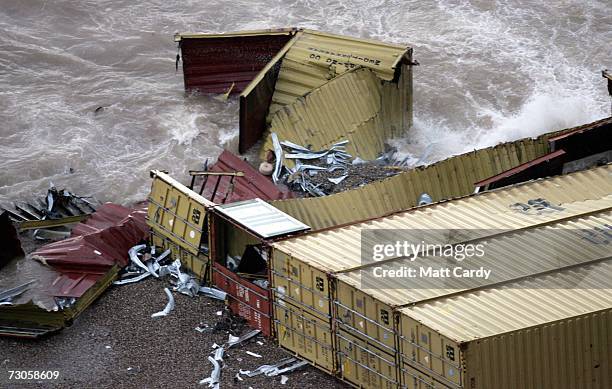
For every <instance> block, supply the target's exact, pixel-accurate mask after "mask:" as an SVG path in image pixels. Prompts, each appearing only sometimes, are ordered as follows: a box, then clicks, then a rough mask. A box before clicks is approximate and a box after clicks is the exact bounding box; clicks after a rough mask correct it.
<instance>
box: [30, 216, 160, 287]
mask: <svg viewBox="0 0 612 389" xmlns="http://www.w3.org/2000/svg"><path fill="white" fill-rule="evenodd" d="M145 215H146V212H144V211H143V210H142V206H140V207H139V208H138V209H136V210H134V209H130V208H126V207H122V206H120V205H116V204H104V205H103V206H101V207H100V208H98V210H97V211H96V212H95V213H94V214H93V215H92V216H91V217H90V218H89V219H87V220H86V221H84V222H82V223H79V224H78V225H77V226H75V228H74V229H73V230H72V236H71V237H70V238H68V239H65V240H62V241H59V242H54V243H49V244H47V245H44V246H43V247H41V248H39V249H38V250H36V251H35V252H34V253H33V254H32V258H34V259H36V260H39V261H40V262H42V263H44V264H46V265H48V266H51V267H52V268H53V269H55V270H57V271H58V272H59V276H58V277H57V278H56V279H55V281H54V282H53V283H52V285H49V287H48V289H49V292H50V293H51V294H52V295H54V296H62V297H80V296H82V295H83V294H84V293H85V292H86V291H87V290H88V289H89V288H90V287H91V286H92V285H94V284H95V283H96V282H97V281H98V280H100V279H101V278H102V277H103V276H104V274H105V273H106V272H107V271H108V270H110V269H111V268H112V267H113V266H114V265H119V266H122V267H123V266H125V265H127V263H128V254H127V252H128V250H129V249H130V248H131V247H133V246H134V245H136V244H137V243H139V242H140V241H141V240H144V239H146V237H147V234H148V227H147V225H146V222H145Z"/></svg>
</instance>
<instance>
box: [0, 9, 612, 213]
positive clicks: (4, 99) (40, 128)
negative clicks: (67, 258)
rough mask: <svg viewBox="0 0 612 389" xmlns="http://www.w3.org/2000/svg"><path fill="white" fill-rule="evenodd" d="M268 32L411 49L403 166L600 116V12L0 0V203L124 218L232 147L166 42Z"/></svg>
mask: <svg viewBox="0 0 612 389" xmlns="http://www.w3.org/2000/svg"><path fill="white" fill-rule="evenodd" d="M282 26H302V27H309V28H316V29H321V30H327V31H332V32H337V33H343V34H350V35H355V36H360V37H369V38H375V39H382V40H386V41H392V42H404V43H408V44H410V45H412V46H413V47H414V48H415V57H416V58H417V59H418V61H419V62H420V63H421V66H420V67H418V68H416V70H415V93H416V99H415V114H416V120H415V128H413V129H412V130H411V132H410V133H409V134H407V136H406V137H405V138H404V139H402V140H401V141H399V142H398V144H399V145H400V147H401V149H402V152H404V153H407V154H408V155H411V156H413V157H414V158H415V161H416V160H418V159H419V158H420V157H422V156H423V154H426V158H425V160H426V161H432V160H436V159H440V158H443V157H445V156H448V155H450V154H455V153H459V152H462V151H465V150H468V149H473V148H476V147H481V146H486V145H490V144H494V143H496V142H499V141H502V140H508V139H514V138H519V137H522V136H526V135H535V134H538V133H542V132H545V131H549V130H552V129H557V128H563V127H568V126H572V125H577V124H580V123H584V122H587V121H591V120H594V119H598V118H601V117H604V116H607V115H609V113H610V112H609V99H608V96H607V92H606V89H605V84H604V82H603V79H602V78H601V75H600V71H601V69H602V68H604V67H605V66H608V67H612V55H611V54H612V47H611V46H610V42H612V28H611V27H610V26H612V9H611V8H610V7H609V2H608V1H605V0H599V1H597V0H596V1H554V2H540V1H534V0H529V1H528V0H511V1H510V0H509V1H426V2H423V1H404V0H386V1H384V0H368V1H348V0H331V1H316V0H304V1H251V0H249V1H245V0H233V1H218V0H217V1H215V0H211V1H206V2H202V1H193V0H191V1H180V2H179V1H156V0H152V1H146V2H144V1H143V2H137V1H125V0H109V1H75V0H71V1H62V0H54V1H47V0H28V1H10V0H0V123H1V124H0V155H1V158H0V203H5V202H9V201H13V200H15V199H19V198H24V197H25V198H29V197H31V193H32V192H37V193H41V192H44V190H45V189H46V188H47V187H48V186H49V184H50V182H53V183H54V184H55V185H57V186H68V187H70V188H72V190H74V191H76V192H78V193H81V194H91V195H95V196H96V197H98V198H99V199H101V200H106V201H116V202H120V203H128V202H131V201H135V200H139V199H142V198H143V197H144V196H145V194H146V193H147V192H148V188H149V178H148V170H149V169H152V168H163V169H167V170H169V171H170V172H171V173H172V174H175V175H177V176H179V177H184V173H185V171H186V170H187V169H188V168H197V167H200V166H201V163H202V162H203V161H204V159H205V158H206V157H207V156H216V155H217V154H218V153H219V151H220V150H221V148H222V147H223V146H224V145H226V146H229V147H232V146H233V145H234V144H235V140H234V139H235V137H236V135H237V126H238V122H237V112H238V105H237V103H236V101H230V102H229V103H222V102H219V101H217V100H215V99H213V98H211V97H207V96H204V97H188V96H185V95H184V93H183V84H182V75H181V73H180V72H179V73H175V69H174V57H175V55H176V45H175V44H174V42H173V41H172V35H173V33H175V32H178V31H183V32H188V31H191V32H196V31H199V32H220V31H229V30H239V29H257V28H269V27H282ZM100 106H102V107H105V109H104V110H103V111H102V112H100V113H99V114H97V115H96V114H94V111H95V109H96V108H97V107H100ZM71 169H72V170H71ZM71 171H72V173H71Z"/></svg>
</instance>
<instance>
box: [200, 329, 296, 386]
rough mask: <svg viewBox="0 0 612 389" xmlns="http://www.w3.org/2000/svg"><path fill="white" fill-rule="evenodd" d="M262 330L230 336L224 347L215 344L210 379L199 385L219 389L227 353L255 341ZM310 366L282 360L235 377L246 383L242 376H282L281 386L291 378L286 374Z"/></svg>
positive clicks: (205, 379)
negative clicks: (224, 357)
mask: <svg viewBox="0 0 612 389" xmlns="http://www.w3.org/2000/svg"><path fill="white" fill-rule="evenodd" d="M260 332H261V331H260V330H252V331H249V332H247V333H245V334H243V335H242V336H240V337H238V336H233V335H231V334H230V335H229V339H228V341H227V342H226V343H224V344H223V345H221V346H219V345H218V344H216V343H215V344H213V345H212V348H213V350H214V351H213V352H211V355H209V356H208V361H209V362H210V363H211V364H212V371H211V373H210V376H209V377H206V378H204V379H202V380H201V381H200V382H199V384H200V385H205V384H208V387H209V388H215V389H218V388H219V383H220V381H221V372H222V370H223V367H224V360H223V356H224V355H225V353H226V351H227V350H229V349H231V348H234V347H237V346H239V345H242V344H245V343H246V342H247V341H249V340H251V339H254V338H255V337H256V336H257V335H259V334H260ZM258 343H259V344H263V343H261V342H258ZM245 354H247V355H249V356H252V357H254V358H261V357H262V356H261V355H259V354H256V353H254V352H251V351H249V350H246V351H245ZM238 360H239V361H240V360H241V359H240V358H238ZM306 365H308V362H307V361H301V360H299V359H297V358H293V357H290V358H284V359H282V360H280V361H279V362H277V363H274V364H271V365H270V364H264V365H261V366H259V367H257V368H256V369H254V370H242V369H240V370H239V372H238V373H237V374H236V375H235V377H234V381H236V382H237V381H244V380H245V379H244V378H243V377H242V376H245V377H248V378H251V377H255V376H258V375H261V374H263V375H265V376H267V377H276V376H281V384H283V385H284V384H286V383H287V381H288V379H289V377H287V376H286V375H284V374H286V373H290V372H292V371H295V370H297V369H299V368H302V367H304V366H306Z"/></svg>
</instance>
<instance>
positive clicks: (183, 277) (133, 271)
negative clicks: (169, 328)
mask: <svg viewBox="0 0 612 389" xmlns="http://www.w3.org/2000/svg"><path fill="white" fill-rule="evenodd" d="M156 250H157V249H156V247H155V246H149V245H146V244H140V245H137V246H134V247H132V248H130V249H129V251H128V256H129V259H130V263H129V265H127V266H126V267H125V268H124V269H123V272H122V274H121V275H120V276H119V280H117V281H115V282H113V284H115V285H125V284H131V283H134V282H138V281H141V280H143V279H145V278H147V277H149V276H153V277H155V278H162V277H165V276H167V275H170V276H171V277H172V283H173V284H174V287H173V290H174V291H175V292H179V293H182V294H184V295H187V296H190V297H195V296H197V295H198V294H202V295H205V296H208V297H211V298H215V299H217V300H225V297H226V295H227V293H225V292H223V291H221V290H219V289H215V288H211V287H207V286H200V284H199V283H198V282H197V281H196V279H195V278H194V276H193V275H191V274H190V273H188V272H184V271H181V261H180V260H179V259H176V260H174V261H173V262H172V263H170V264H167V265H164V263H165V262H167V261H168V260H170V259H171V256H170V254H171V250H170V249H168V250H165V251H164V252H162V253H160V254H159V255H156ZM166 290H167V292H166V295H168V305H167V306H166V308H165V309H164V310H163V311H162V312H163V313H162V312H158V313H157V314H155V315H154V316H153V317H159V316H166V315H168V313H170V311H172V309H173V308H174V298H173V297H172V293H171V292H170V290H168V289H167V288H166Z"/></svg>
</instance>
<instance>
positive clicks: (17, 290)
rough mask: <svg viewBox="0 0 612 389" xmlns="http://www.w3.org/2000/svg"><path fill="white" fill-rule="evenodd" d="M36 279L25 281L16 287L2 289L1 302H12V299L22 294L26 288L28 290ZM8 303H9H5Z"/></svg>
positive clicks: (0, 292) (0, 293)
mask: <svg viewBox="0 0 612 389" xmlns="http://www.w3.org/2000/svg"><path fill="white" fill-rule="evenodd" d="M35 282H36V281H35V280H31V281H28V282H25V283H23V284H21V285H18V286H16V287H14V288H10V289H6V290H3V291H0V302H3V303H9V304H10V300H12V299H13V298H14V297H17V296H19V295H20V294H22V293H23V292H25V291H26V290H28V289H29V288H30V285H32V284H33V283H35ZM5 305H7V304H5Z"/></svg>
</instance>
